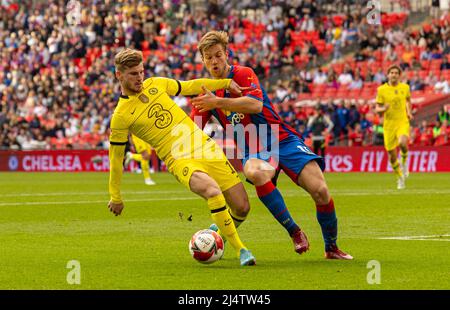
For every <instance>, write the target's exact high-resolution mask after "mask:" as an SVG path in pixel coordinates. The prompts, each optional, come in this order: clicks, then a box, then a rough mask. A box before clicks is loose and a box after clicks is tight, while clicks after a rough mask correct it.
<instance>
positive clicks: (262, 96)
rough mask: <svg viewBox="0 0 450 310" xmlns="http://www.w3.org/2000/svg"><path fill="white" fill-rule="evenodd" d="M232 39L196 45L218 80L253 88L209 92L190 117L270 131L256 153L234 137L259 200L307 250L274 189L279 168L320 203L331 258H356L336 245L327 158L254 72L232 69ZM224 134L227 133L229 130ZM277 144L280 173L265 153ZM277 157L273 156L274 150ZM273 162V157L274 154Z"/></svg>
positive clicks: (218, 37)
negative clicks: (287, 118) (278, 108)
mask: <svg viewBox="0 0 450 310" xmlns="http://www.w3.org/2000/svg"><path fill="white" fill-rule="evenodd" d="M227 46H228V35H227V34H226V33H225V32H223V31H220V32H219V31H210V32H208V33H207V34H205V35H204V36H203V37H202V39H201V40H200V42H199V44H198V49H199V51H200V53H201V56H202V60H203V63H204V65H205V67H206V69H207V70H208V71H209V73H210V74H211V75H212V76H213V77H214V78H215V79H223V78H231V79H233V80H234V81H235V82H237V83H238V84H239V85H240V86H242V87H251V89H247V90H245V91H244V92H243V96H241V97H237V96H235V95H234V94H231V93H230V92H228V91H221V90H219V91H216V92H215V94H213V93H212V92H210V91H208V90H205V95H203V96H199V97H197V98H194V99H193V100H192V104H193V106H194V109H193V111H192V114H191V118H194V119H197V118H195V117H196V116H202V117H201V118H202V119H201V122H202V124H201V125H202V126H204V125H205V124H206V122H207V121H208V119H209V118H210V117H211V116H215V117H216V119H217V120H218V121H219V122H220V123H221V125H222V126H223V127H224V128H226V126H227V125H229V124H231V125H233V126H234V128H236V130H238V128H237V127H239V125H240V124H242V125H244V126H248V125H249V124H254V125H256V128H257V130H259V128H261V127H259V126H265V127H266V131H267V133H268V135H267V137H263V136H262V135H261V134H260V132H259V131H258V132H257V134H258V136H259V138H258V140H260V141H262V140H264V142H263V143H261V144H262V145H264V146H263V148H258V149H257V151H256V152H254V153H253V152H252V151H251V150H250V149H249V148H248V145H249V141H243V140H246V138H245V135H244V136H242V135H240V136H239V135H236V132H235V134H234V138H235V141H236V144H237V145H238V146H239V145H243V144H244V145H245V150H243V151H244V156H243V159H242V164H243V167H244V175H245V176H246V178H247V180H249V181H250V182H251V183H252V184H253V185H254V186H255V187H256V192H257V195H258V197H259V199H260V200H261V202H262V203H263V204H264V205H265V206H266V207H267V209H268V210H269V211H270V212H271V213H272V215H273V216H274V217H275V219H276V220H277V221H278V222H279V223H280V224H281V225H282V226H283V227H284V228H285V229H286V231H287V232H288V234H289V235H290V236H291V238H292V240H293V243H294V250H295V251H296V252H297V253H299V254H301V253H303V252H305V251H307V250H308V249H309V242H308V239H307V237H306V234H305V233H304V232H303V231H302V230H301V229H300V227H299V226H298V224H297V223H296V222H295V221H294V219H293V218H292V216H291V214H290V213H289V210H288V208H287V207H286V204H285V202H284V199H283V197H282V196H281V193H280V192H279V190H278V189H277V187H276V179H277V177H278V173H279V172H280V169H282V170H284V172H286V174H287V175H288V176H289V177H290V178H291V179H292V181H294V182H295V183H296V184H297V185H299V186H301V187H302V188H303V189H305V190H306V191H307V192H308V193H309V194H310V195H311V197H312V198H313V200H314V202H315V204H316V210H317V219H318V221H319V224H320V226H321V229H322V235H323V239H324V241H325V257H326V258H328V259H352V258H353V257H352V256H351V255H348V254H346V253H344V252H343V251H341V250H339V248H338V247H337V231H338V229H337V218H336V213H335V209H334V202H333V199H332V198H331V196H330V193H329V191H328V187H327V184H326V183H325V178H324V176H323V174H322V170H323V169H324V167H325V163H324V160H323V158H321V157H319V156H317V155H316V154H314V153H313V152H311V150H310V149H309V148H308V147H307V146H306V145H305V144H304V143H303V140H302V138H301V137H300V134H299V133H297V132H296V131H295V129H293V128H292V127H290V126H288V125H287V124H286V123H284V122H283V121H282V120H281V118H280V116H279V115H278V114H277V113H276V112H275V110H274V108H273V106H272V103H271V102H270V99H269V98H268V96H267V94H266V93H265V91H264V89H263V88H262V87H261V86H260V83H259V81H258V78H257V76H256V74H255V73H254V71H253V70H252V69H251V68H248V67H243V66H230V65H229V64H228V61H227V59H228V50H227ZM272 125H278V126H279V132H271V126H272ZM225 131H226V130H225ZM275 143H278V144H279V154H275V156H278V158H277V160H278V163H277V164H276V169H275V168H273V167H272V166H271V165H270V164H268V162H269V161H270V160H271V158H268V156H267V153H269V154H270V153H271V148H272V147H273V146H274V144H275ZM272 155H273V152H272ZM272 159H273V156H272Z"/></svg>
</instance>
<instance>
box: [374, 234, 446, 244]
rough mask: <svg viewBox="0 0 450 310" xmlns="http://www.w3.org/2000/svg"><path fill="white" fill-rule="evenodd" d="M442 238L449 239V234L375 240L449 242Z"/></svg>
mask: <svg viewBox="0 0 450 310" xmlns="http://www.w3.org/2000/svg"><path fill="white" fill-rule="evenodd" d="M442 237H450V234H444V235H430V236H399V237H381V238H376V239H379V240H412V241H415V240H418V241H447V242H449V241H450V238H442Z"/></svg>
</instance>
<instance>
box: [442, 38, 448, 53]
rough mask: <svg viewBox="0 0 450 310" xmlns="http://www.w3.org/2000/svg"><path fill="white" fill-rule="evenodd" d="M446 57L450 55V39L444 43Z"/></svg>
mask: <svg viewBox="0 0 450 310" xmlns="http://www.w3.org/2000/svg"><path fill="white" fill-rule="evenodd" d="M442 53H443V54H444V55H449V54H450V39H447V40H446V41H444V42H443V52H442Z"/></svg>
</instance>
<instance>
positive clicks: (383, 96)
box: [376, 83, 411, 127]
mask: <svg viewBox="0 0 450 310" xmlns="http://www.w3.org/2000/svg"><path fill="white" fill-rule="evenodd" d="M410 97H411V93H410V91H409V85H408V84H405V83H398V84H397V86H391V85H389V84H388V83H385V84H383V85H381V86H380V87H378V90H377V99H376V102H377V104H381V105H384V104H389V108H388V109H387V110H386V112H385V113H384V127H395V126H396V124H398V123H399V122H408V115H407V113H406V105H407V101H406V100H407V99H408V98H410Z"/></svg>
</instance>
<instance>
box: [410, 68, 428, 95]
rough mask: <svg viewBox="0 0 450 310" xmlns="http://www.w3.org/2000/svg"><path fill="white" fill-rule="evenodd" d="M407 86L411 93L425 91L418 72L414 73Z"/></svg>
mask: <svg viewBox="0 0 450 310" xmlns="http://www.w3.org/2000/svg"><path fill="white" fill-rule="evenodd" d="M408 84H409V87H410V90H411V91H416V90H424V89H425V85H424V84H423V82H422V79H421V78H420V76H419V71H414V76H413V77H412V78H411V80H409V81H408Z"/></svg>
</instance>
